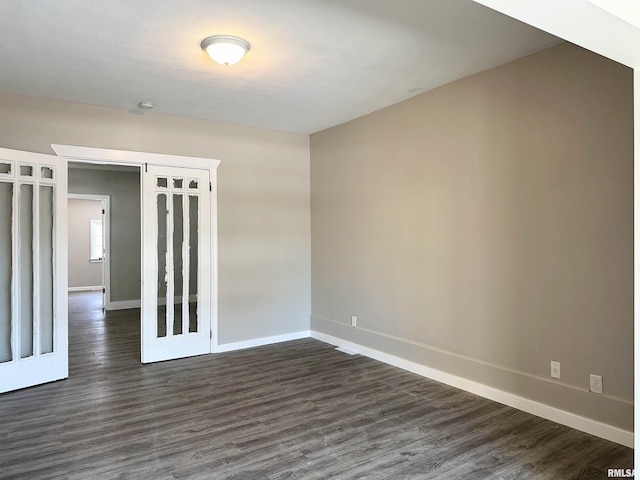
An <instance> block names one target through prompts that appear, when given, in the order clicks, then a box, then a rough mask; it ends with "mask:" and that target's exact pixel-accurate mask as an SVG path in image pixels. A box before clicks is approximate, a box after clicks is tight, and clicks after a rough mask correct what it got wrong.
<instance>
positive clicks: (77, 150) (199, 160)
mask: <svg viewBox="0 0 640 480" xmlns="http://www.w3.org/2000/svg"><path fill="white" fill-rule="evenodd" d="M51 148H52V149H53V151H54V152H55V154H56V155H58V156H60V157H65V158H66V159H67V161H72V162H80V163H94V164H95V163H97V164H104V165H129V166H137V167H140V168H144V166H145V164H154V165H162V166H166V167H187V168H197V169H201V170H208V171H209V178H210V181H211V185H210V188H211V190H212V194H211V209H210V217H211V219H210V221H211V281H210V284H211V285H210V298H211V342H210V345H211V352H212V353H214V352H217V351H218V203H217V179H218V177H217V169H218V166H219V165H220V160H216V159H212V158H203V157H187V156H182V155H169V154H162V153H147V152H135V151H128V150H112V149H107V148H94V147H80V146H75V145H58V144H53V145H51ZM140 187H141V189H140V190H141V192H142V175H141V176H140ZM141 248H144V245H141ZM143 255H144V252H143ZM65 268H66V265H65Z"/></svg>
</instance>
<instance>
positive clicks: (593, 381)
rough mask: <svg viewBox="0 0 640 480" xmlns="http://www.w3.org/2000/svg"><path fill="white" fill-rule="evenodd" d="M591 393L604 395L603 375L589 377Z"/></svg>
mask: <svg viewBox="0 0 640 480" xmlns="http://www.w3.org/2000/svg"><path fill="white" fill-rule="evenodd" d="M589 391H590V392H593V393H599V394H602V375H589Z"/></svg>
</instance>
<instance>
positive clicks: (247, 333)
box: [0, 95, 311, 343]
mask: <svg viewBox="0 0 640 480" xmlns="http://www.w3.org/2000/svg"><path fill="white" fill-rule="evenodd" d="M52 143H60V144H70V145H82V146H92V147H101V148H114V149H123V150H137V151H146V152H157V153H167V154H174V155H190V156H198V157H206V158H215V159H220V160H221V161H222V163H221V165H220V167H219V168H218V192H217V195H218V215H219V218H218V237H219V245H218V246H219V252H218V253H219V255H218V256H219V258H218V260H219V335H220V337H219V338H220V342H221V343H229V342H236V341H243V340H249V339H254V338H262V337H268V336H273V335H281V334H286V333H292V332H299V331H304V330H308V329H309V314H310V311H311V307H310V295H311V294H310V292H311V287H310V277H311V274H310V263H311V259H310V218H309V217H310V212H309V137H308V135H299V134H289V133H282V132H274V131H269V130H263V129H257V128H249V127H242V126H236V125H230V124H223V123H216V122H207V121H201V120H194V119H186V118H181V117H172V116H168V115H158V114H145V115H132V114H129V113H127V111H125V110H117V109H110V108H103V107H96V106H89V105H83V104H77V103H71V102H62V101H55V100H47V99H40V98H31V97H26V96H18V95H0V145H2V146H3V147H6V148H14V149H19V150H28V151H33V152H42V153H51V152H52V151H51V147H50V145H51V144H52ZM112 200H113V199H112ZM114 208H115V207H114ZM130 210H131V211H132V212H133V211H135V212H136V213H137V212H139V209H137V207H135V208H131V209H130ZM112 211H113V209H112ZM126 235H127V236H128V235H136V231H135V230H134V231H128V232H127V233H126ZM113 238H115V233H114V234H113ZM134 256H135V255H134ZM136 261H138V260H136ZM114 288H115V287H114ZM115 294H116V292H114V295H115ZM117 294H118V295H119V297H117V298H134V297H135V296H136V294H137V291H133V290H131V291H129V290H128V289H127V291H126V292H120V291H119V292H117Z"/></svg>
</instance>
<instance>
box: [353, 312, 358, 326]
mask: <svg viewBox="0 0 640 480" xmlns="http://www.w3.org/2000/svg"><path fill="white" fill-rule="evenodd" d="M351 326H352V327H357V326H358V317H356V316H355V315H351Z"/></svg>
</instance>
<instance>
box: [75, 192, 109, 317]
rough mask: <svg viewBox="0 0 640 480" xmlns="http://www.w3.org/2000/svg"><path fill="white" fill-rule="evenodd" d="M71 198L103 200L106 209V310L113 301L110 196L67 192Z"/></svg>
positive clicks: (103, 273)
mask: <svg viewBox="0 0 640 480" xmlns="http://www.w3.org/2000/svg"><path fill="white" fill-rule="evenodd" d="M67 197H68V198H69V200H94V201H98V202H102V208H103V209H104V215H103V216H104V225H103V228H104V232H103V236H104V245H103V247H104V256H103V258H102V288H104V299H105V301H104V305H103V307H104V308H105V309H106V310H109V304H110V303H111V291H110V288H111V246H110V240H109V230H110V228H111V225H110V224H111V217H110V213H109V211H110V208H111V206H110V196H109V195H102V194H99V195H98V194H93V193H69V194H67Z"/></svg>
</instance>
